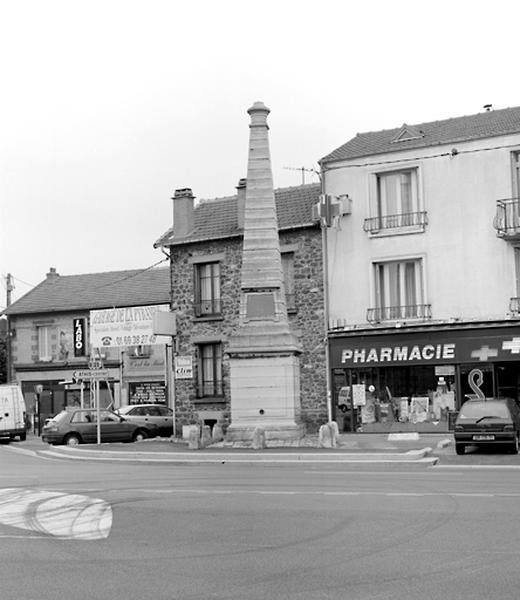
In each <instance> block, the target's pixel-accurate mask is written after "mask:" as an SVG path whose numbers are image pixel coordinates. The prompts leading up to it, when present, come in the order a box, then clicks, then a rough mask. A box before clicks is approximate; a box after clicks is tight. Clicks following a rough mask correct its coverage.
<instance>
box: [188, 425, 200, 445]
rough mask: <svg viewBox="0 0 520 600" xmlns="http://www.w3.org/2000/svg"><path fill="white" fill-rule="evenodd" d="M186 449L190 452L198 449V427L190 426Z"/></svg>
mask: <svg viewBox="0 0 520 600" xmlns="http://www.w3.org/2000/svg"><path fill="white" fill-rule="evenodd" d="M188 448H189V449H190V450H198V449H199V448H200V427H199V426H198V425H192V426H191V427H190V433H189V436H188Z"/></svg>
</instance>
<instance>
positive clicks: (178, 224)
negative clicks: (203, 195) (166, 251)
mask: <svg viewBox="0 0 520 600" xmlns="http://www.w3.org/2000/svg"><path fill="white" fill-rule="evenodd" d="M194 199H195V197H194V196H193V192H192V191H191V188H182V189H178V190H175V193H174V195H173V198H172V200H173V236H174V237H175V238H184V237H186V236H188V235H189V234H190V233H191V232H192V231H193V201H194Z"/></svg>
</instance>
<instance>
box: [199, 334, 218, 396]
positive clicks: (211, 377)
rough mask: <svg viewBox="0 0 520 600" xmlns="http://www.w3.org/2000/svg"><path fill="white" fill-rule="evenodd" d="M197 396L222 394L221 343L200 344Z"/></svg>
mask: <svg viewBox="0 0 520 600" xmlns="http://www.w3.org/2000/svg"><path fill="white" fill-rule="evenodd" d="M197 391H198V393H197V395H198V397H199V398H204V397H208V396H209V397H211V396H222V395H223V389H222V344H220V343H214V344H201V345H200V346H199V361H198V390H197Z"/></svg>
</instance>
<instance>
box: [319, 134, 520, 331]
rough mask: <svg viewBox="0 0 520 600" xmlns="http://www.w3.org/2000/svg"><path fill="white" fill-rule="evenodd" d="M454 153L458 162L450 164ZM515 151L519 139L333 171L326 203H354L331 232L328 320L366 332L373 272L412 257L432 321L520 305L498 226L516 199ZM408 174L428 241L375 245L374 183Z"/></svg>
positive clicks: (414, 237) (397, 239)
mask: <svg viewBox="0 0 520 600" xmlns="http://www.w3.org/2000/svg"><path fill="white" fill-rule="evenodd" d="M454 147H455V148H456V149H457V150H458V154H456V155H455V156H451V155H450V152H451V150H452V149H453V148H454ZM515 149H516V150H520V136H519V135H514V136H511V135H510V136H502V137H493V138H487V139H485V140H478V141H472V142H466V143H458V142H457V143H454V144H450V145H446V146H438V147H434V148H425V149H412V150H409V151H403V152H394V153H390V154H386V155H377V156H373V157H369V158H366V157H365V158H360V159H353V160H351V161H345V162H343V163H341V164H338V163H336V164H334V165H333V167H334V168H332V169H330V170H327V169H326V172H325V191H326V193H328V194H332V195H333V196H338V195H341V194H349V196H350V197H351V198H352V214H351V215H346V216H343V217H342V218H341V220H340V225H339V228H331V229H329V230H328V262H329V288H330V317H331V320H338V319H339V320H343V321H346V324H347V326H348V327H353V326H367V325H368V322H367V319H366V313H367V309H368V308H371V307H375V306H376V302H375V292H374V275H373V268H372V264H373V263H374V262H377V261H380V260H391V259H402V258H408V257H423V259H424V288H425V298H424V302H425V303H428V304H431V307H432V321H437V322H438V321H440V322H449V321H450V320H453V319H459V320H461V321H472V320H475V321H477V320H496V319H503V318H506V316H507V314H508V312H509V300H510V298H511V297H514V296H516V295H517V292H516V283H515V266H514V249H513V244H511V243H509V242H507V241H504V240H502V239H500V238H498V237H497V235H496V229H495V228H494V226H493V219H494V217H495V214H496V201H497V200H498V199H503V198H510V197H512V196H513V195H514V192H513V182H512V167H511V153H512V151H514V150H515ZM388 161H392V162H391V164H388ZM328 167H329V168H330V167H331V165H328ZM410 167H417V168H418V173H419V190H420V192H419V194H420V202H421V204H422V207H420V210H425V211H426V212H427V215H428V224H427V225H426V228H425V231H424V232H423V233H413V234H406V235H386V236H385V237H371V236H370V234H368V233H366V232H365V231H364V230H363V224H364V220H365V219H366V218H369V217H370V216H375V213H372V214H371V213H370V204H371V202H374V200H375V194H376V191H377V188H376V185H375V174H376V173H379V172H383V171H387V170H399V169H403V168H410ZM386 232H387V233H390V232H391V230H386Z"/></svg>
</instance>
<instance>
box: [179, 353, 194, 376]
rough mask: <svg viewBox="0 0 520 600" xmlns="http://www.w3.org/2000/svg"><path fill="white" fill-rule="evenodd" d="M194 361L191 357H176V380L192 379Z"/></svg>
mask: <svg viewBox="0 0 520 600" xmlns="http://www.w3.org/2000/svg"><path fill="white" fill-rule="evenodd" d="M192 378H193V361H192V357H191V356H190V355H187V356H176V357H175V379H192Z"/></svg>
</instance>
